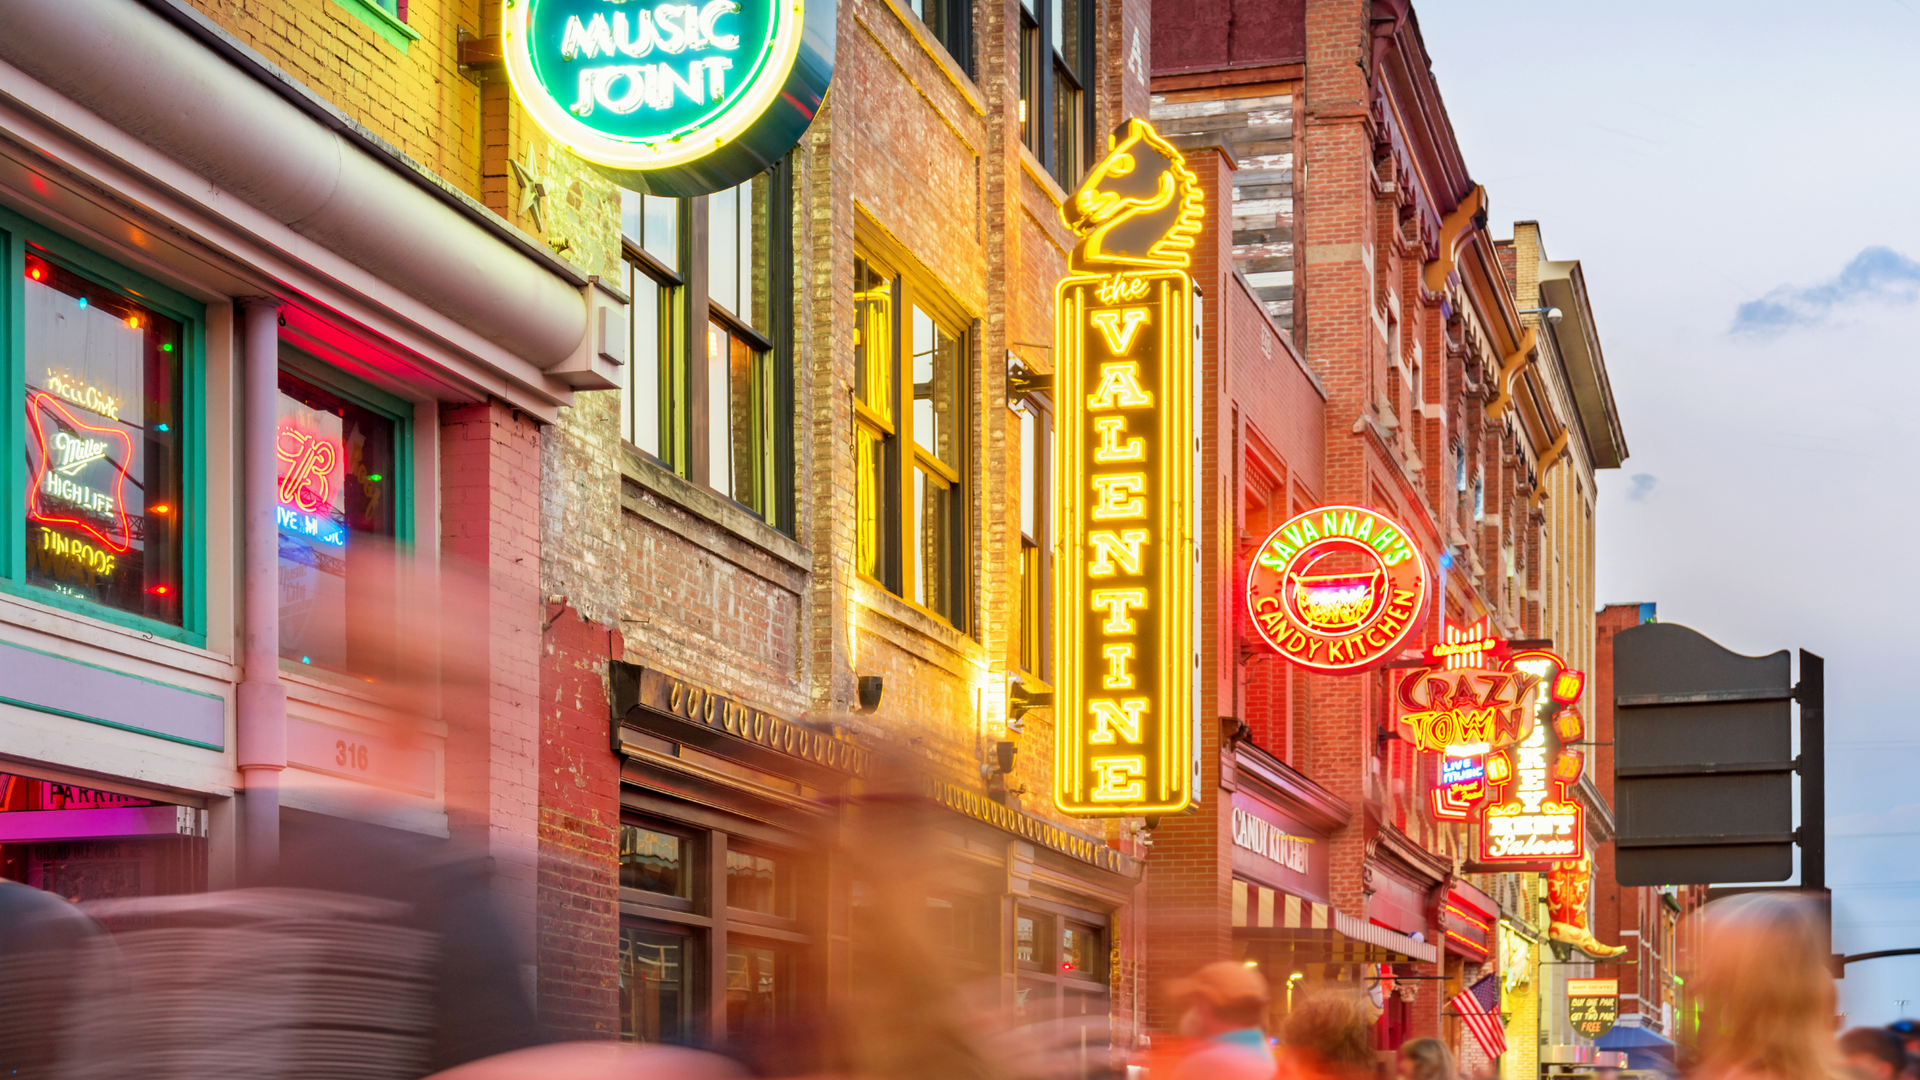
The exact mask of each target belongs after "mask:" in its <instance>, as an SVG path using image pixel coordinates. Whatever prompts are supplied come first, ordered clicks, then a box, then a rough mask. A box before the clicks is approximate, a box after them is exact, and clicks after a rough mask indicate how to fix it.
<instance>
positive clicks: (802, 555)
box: [620, 445, 813, 574]
mask: <svg viewBox="0 0 1920 1080" xmlns="http://www.w3.org/2000/svg"><path fill="white" fill-rule="evenodd" d="M620 475H621V476H622V477H624V478H625V479H627V480H631V481H633V482H634V483H635V484H638V485H639V486H640V487H642V488H644V489H645V490H647V491H649V492H651V493H653V494H654V495H656V496H658V497H660V498H661V499H663V500H665V501H666V502H668V503H671V504H672V505H673V506H675V507H677V508H679V509H680V510H682V511H685V512H686V513H688V514H691V515H693V516H694V517H697V518H699V519H700V520H701V521H704V522H706V523H707V524H709V525H712V526H714V527H715V528H718V529H721V530H723V531H724V532H726V533H728V534H730V535H732V536H733V537H735V538H737V539H739V540H742V541H744V542H746V543H748V544H751V545H753V546H754V547H756V548H758V549H759V550H761V551H764V552H766V553H767V554H768V555H771V556H772V557H774V558H775V559H778V560H779V561H781V562H783V563H786V564H787V565H788V566H791V567H793V568H794V569H795V570H798V571H800V572H801V573H804V574H810V573H812V572H813V553H812V552H810V551H808V550H807V549H806V548H805V547H803V546H801V544H800V543H799V542H798V541H796V540H795V539H794V538H793V537H791V536H788V535H787V534H786V533H783V532H781V531H780V530H778V529H776V528H774V527H773V526H771V525H769V524H767V523H766V522H764V521H762V520H760V519H759V518H757V517H755V516H753V514H752V513H751V512H749V511H747V510H745V509H743V508H742V507H741V506H740V505H739V504H737V503H735V502H733V501H732V500H731V499H727V498H723V497H721V496H719V495H716V494H714V493H713V492H711V491H708V490H707V489H705V488H703V487H700V486H698V485H697V484H694V483H692V482H690V481H688V480H686V479H683V478H682V477H680V476H678V475H676V474H674V473H673V472H671V471H669V470H667V469H666V468H665V467H663V466H661V465H659V464H657V463H655V462H653V461H651V460H649V459H647V458H646V457H644V456H643V455H641V453H640V452H639V451H637V450H635V449H633V448H632V447H630V446H625V445H623V446H622V447H621V448H620ZM687 539H688V540H689V541H692V542H695V543H698V540H697V539H696V538H694V537H687Z"/></svg>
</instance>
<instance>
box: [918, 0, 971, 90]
mask: <svg viewBox="0 0 1920 1080" xmlns="http://www.w3.org/2000/svg"><path fill="white" fill-rule="evenodd" d="M907 6H908V7H910V8H912V9H913V13H914V14H915V15H918V16H920V21H921V22H923V23H925V24H927V29H928V30H930V31H932V32H933V38H934V40H935V41H938V42H939V43H940V44H941V45H942V46H943V47H945V48H946V50H947V55H948V56H951V57H953V62H954V63H955V64H957V65H959V67H960V70H961V71H964V72H966V73H967V76H968V78H972V77H973V0H907Z"/></svg>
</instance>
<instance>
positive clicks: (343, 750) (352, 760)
mask: <svg viewBox="0 0 1920 1080" xmlns="http://www.w3.org/2000/svg"><path fill="white" fill-rule="evenodd" d="M333 763H334V764H335V765H342V766H345V767H346V768H349V769H359V770H360V771H362V772H365V771H366V768H367V744H366V743H350V742H348V741H346V740H345V739H336V740H334V743H333Z"/></svg>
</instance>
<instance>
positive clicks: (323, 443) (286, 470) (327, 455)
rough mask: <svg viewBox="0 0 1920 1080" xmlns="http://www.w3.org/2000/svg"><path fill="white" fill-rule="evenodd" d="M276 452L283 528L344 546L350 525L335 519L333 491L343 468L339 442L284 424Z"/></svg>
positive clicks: (276, 440) (303, 536)
mask: <svg viewBox="0 0 1920 1080" xmlns="http://www.w3.org/2000/svg"><path fill="white" fill-rule="evenodd" d="M273 454H274V457H275V458H277V459H278V460H279V461H280V463H281V472H280V480H279V496H280V505H279V507H278V508H277V512H278V521H279V526H280V528H281V529H283V530H285V531H287V532H290V533H294V534H296V535H298V536H300V537H302V538H304V539H308V540H316V541H318V542H320V543H322V544H328V545H331V546H333V547H345V546H346V544H347V529H346V526H345V525H342V524H341V523H340V522H339V521H337V520H335V519H334V516H333V514H334V505H333V501H334V494H335V491H336V489H337V488H338V486H339V482H340V480H341V478H342V476H341V474H342V473H343V472H344V469H343V467H342V466H343V464H344V456H343V455H342V454H341V451H340V444H339V443H337V442H335V441H334V440H332V439H329V438H326V437H324V436H321V435H315V434H313V433H311V432H307V431H302V430H301V429H300V428H298V427H292V426H287V427H282V428H281V429H280V432H279V434H278V435H276V436H275V437H274V443H273Z"/></svg>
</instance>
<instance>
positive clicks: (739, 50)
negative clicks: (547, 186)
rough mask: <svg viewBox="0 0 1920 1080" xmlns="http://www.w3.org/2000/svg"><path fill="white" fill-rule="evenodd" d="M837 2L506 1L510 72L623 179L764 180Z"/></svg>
mask: <svg viewBox="0 0 1920 1080" xmlns="http://www.w3.org/2000/svg"><path fill="white" fill-rule="evenodd" d="M833 7H834V5H833V3H832V0H694V2H690V3H678V2H669V3H660V4H645V3H639V2H633V0H509V2H508V7H507V26H506V56H507V72H508V75H509V77H510V78H511V80H512V82H513V87H514V91H515V93H516V94H517V95H518V96H519V97H520V100H521V102H522V103H523V104H524V105H525V106H526V108H527V111H528V112H529V113H530V114H531V115H532V116H533V118H534V120H535V121H536V122H537V123H538V124H539V125H540V126H541V127H542V128H543V129H545V130H546V132H547V133H548V134H549V135H551V136H553V137H554V138H555V139H557V140H559V141H560V142H562V143H564V144H566V146H567V147H568V148H570V149H572V150H573V151H574V153H576V154H578V155H580V156H581V157H582V158H584V159H586V160H587V161H589V162H592V163H593V164H595V165H596V166H599V167H600V168H601V169H602V171H604V172H607V173H608V174H610V175H612V176H613V177H614V178H615V179H616V180H618V181H619V182H620V183H622V184H624V185H626V186H628V187H631V188H635V189H638V190H645V191H652V192H655V193H656V194H661V195H677V196H688V195H700V194H705V193H707V192H711V191H718V190H721V189H723V188H727V187H731V186H733V185H734V184H737V183H740V182H741V181H743V180H745V179H747V178H749V177H752V176H754V175H757V174H759V173H761V172H763V171H765V170H766V169H767V167H768V166H770V165H772V164H773V162H774V161H776V160H778V159H779V157H780V156H781V155H783V154H785V153H786V152H787V151H788V150H789V149H791V148H792V146H793V144H794V143H795V142H797V141H798V140H799V137H800V135H801V133H802V132H804V131H805V130H806V126H807V124H809V123H811V122H812V120H813V115H814V113H815V112H816V111H817V110H818V108H819V104H820V100H821V98H822V97H823V96H824V94H825V93H826V88H827V85H828V83H829V82H830V81H831V78H832V73H833V20H834V10H833Z"/></svg>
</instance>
